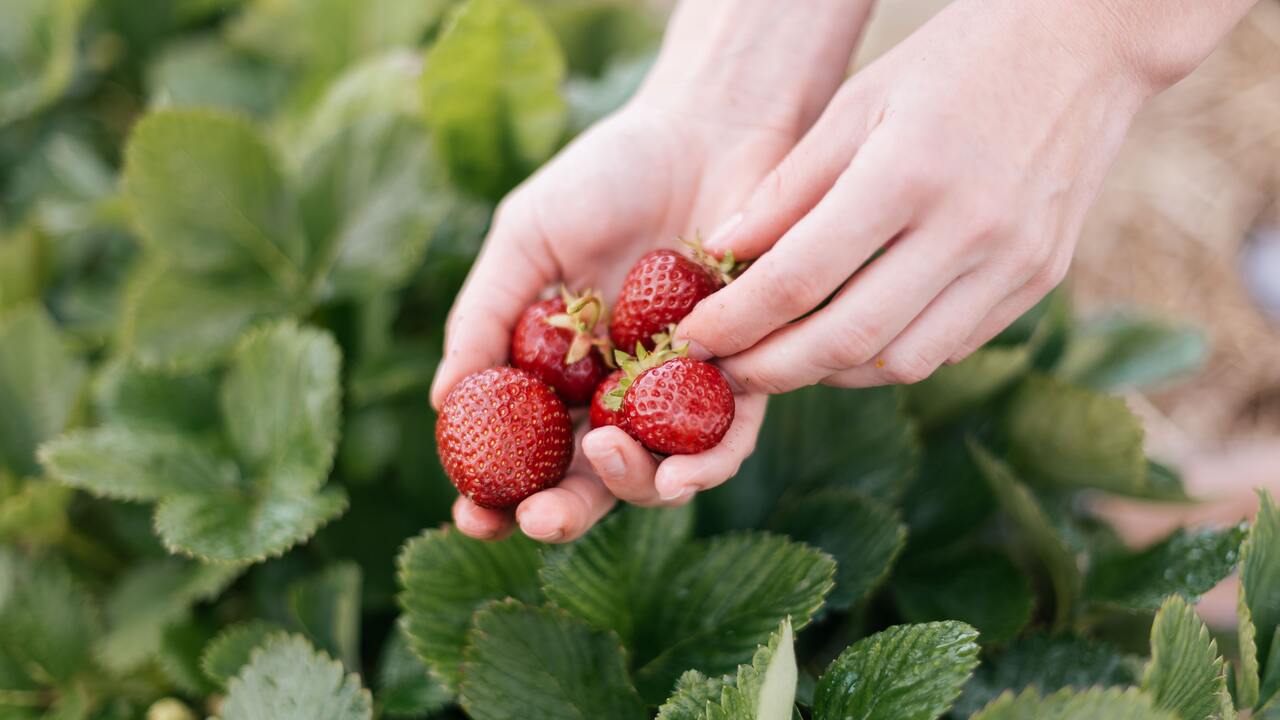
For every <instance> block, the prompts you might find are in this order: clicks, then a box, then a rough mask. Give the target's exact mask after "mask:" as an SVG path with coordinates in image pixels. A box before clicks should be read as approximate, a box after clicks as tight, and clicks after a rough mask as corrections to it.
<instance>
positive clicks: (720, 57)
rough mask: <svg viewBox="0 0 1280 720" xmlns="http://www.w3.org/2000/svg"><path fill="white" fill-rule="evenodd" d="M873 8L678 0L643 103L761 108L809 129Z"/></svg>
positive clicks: (849, 3) (814, 1)
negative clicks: (791, 117)
mask: <svg viewBox="0 0 1280 720" xmlns="http://www.w3.org/2000/svg"><path fill="white" fill-rule="evenodd" d="M873 4H874V0H806V2H804V3H803V4H802V5H803V7H802V8H798V7H797V3H796V2H795V0H682V1H681V3H680V4H679V6H678V7H677V8H676V10H675V12H674V13H673V14H672V17H671V21H670V23H669V24H668V27H667V32H666V36H665V38H664V40H663V43H662V50H661V52H660V53H659V56H658V59H657V62H656V63H655V64H654V68H653V70H652V71H651V72H650V74H649V77H648V78H647V80H646V82H645V86H644V89H643V90H642V92H641V95H642V96H645V97H655V96H660V97H662V98H664V99H671V98H675V99H676V100H677V101H678V102H682V103H695V104H696V103H698V102H706V101H708V100H712V99H714V100H716V101H719V102H722V103H723V102H728V103H730V104H731V105H733V104H736V105H742V106H743V108H742V109H744V110H746V109H748V107H750V108H758V107H762V106H764V107H767V108H768V109H769V111H771V112H772V111H777V112H779V113H781V114H782V115H783V116H786V115H787V114H791V115H796V116H797V120H798V122H801V123H804V124H807V123H808V122H811V121H812V120H813V118H816V117H817V115H818V114H819V113H821V111H822V108H823V107H825V105H826V103H827V102H828V101H829V100H830V98H831V96H832V94H834V93H835V91H836V88H838V87H839V85H840V82H841V81H842V80H843V79H844V76H845V72H846V70H847V69H848V65H849V61H850V58H851V56H852V55H853V52H854V50H855V49H856V47H857V44H858V40H859V38H860V37H861V34H862V29H863V25H864V24H865V22H866V19H867V16H868V15H869V13H870V10H871V7H872V5H873Z"/></svg>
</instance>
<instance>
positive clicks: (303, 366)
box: [221, 323, 342, 490]
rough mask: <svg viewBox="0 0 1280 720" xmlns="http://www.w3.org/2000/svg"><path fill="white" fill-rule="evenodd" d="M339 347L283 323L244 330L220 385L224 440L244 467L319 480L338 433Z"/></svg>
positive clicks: (323, 334)
mask: <svg viewBox="0 0 1280 720" xmlns="http://www.w3.org/2000/svg"><path fill="white" fill-rule="evenodd" d="M341 363H342V354H341V352H340V351H339V350H338V346H337V344H336V343H335V342H334V341H333V338H332V337H331V336H330V335H329V334H328V333H326V332H323V331H320V330H315V329H311V328H299V327H297V326H296V325H293V324H292V323H283V324H279V325H274V326H271V327H269V328H262V329H259V330H257V331H255V332H252V333H250V334H249V335H247V336H246V337H245V338H244V340H243V341H242V342H241V343H240V346H239V348H238V349H237V350H236V353H235V357H234V359H233V360H232V364H231V368H230V370H229V371H228V373H227V378H226V380H225V381H224V382H223V385H222V395H221V401H222V413H223V418H224V420H225V422H226V426H227V431H228V434H229V435H230V438H231V443H232V445H233V446H234V447H235V449H236V451H237V453H238V454H239V456H240V460H241V461H242V462H243V463H245V464H246V465H247V466H248V467H249V468H252V469H253V470H257V471H264V472H270V471H272V470H273V469H277V468H285V467H290V468H299V469H300V470H301V471H302V472H303V473H305V474H309V475H312V476H314V479H315V481H316V482H315V485H314V486H313V487H311V488H310V489H312V490H314V489H315V488H316V487H319V485H320V484H321V483H323V482H324V478H325V476H326V475H327V474H328V472H329V468H330V466H331V465H332V462H333V453H334V449H335V446H336V443H337V439H338V423H339V411H340V407H339V405H340V398H339V393H340V391H341V386H340V378H339V368H340V365H341Z"/></svg>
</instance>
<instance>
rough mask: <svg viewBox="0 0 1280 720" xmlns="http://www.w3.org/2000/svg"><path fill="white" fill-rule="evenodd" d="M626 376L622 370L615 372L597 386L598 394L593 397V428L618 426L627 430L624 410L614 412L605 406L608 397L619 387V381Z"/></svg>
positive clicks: (619, 409)
mask: <svg viewBox="0 0 1280 720" xmlns="http://www.w3.org/2000/svg"><path fill="white" fill-rule="evenodd" d="M625 374H626V373H624V372H623V371H621V370H614V371H613V372H611V373H609V376H608V377H606V378H605V379H604V380H601V381H600V384H599V385H597V386H596V393H595V395H593V396H592V397H591V427H593V428H598V427H604V426H605V425H617V426H618V427H620V428H622V429H623V430H626V429H627V422H626V418H625V417H623V415H622V409H621V408H618V409H616V410H614V409H611V408H609V407H608V406H606V405H605V400H606V396H607V395H608V394H609V393H611V392H613V391H614V389H615V388H617V387H618V381H620V380H622V378H623V376H624V375H625Z"/></svg>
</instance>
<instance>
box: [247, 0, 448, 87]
mask: <svg viewBox="0 0 1280 720" xmlns="http://www.w3.org/2000/svg"><path fill="white" fill-rule="evenodd" d="M448 2H449V0H423V1H422V2H402V1H401V0H274V1H272V2H264V1H259V2H254V3H252V4H250V6H249V7H248V8H247V9H246V11H245V12H244V13H241V14H240V16H239V17H238V18H236V20H235V22H234V23H232V24H231V27H230V35H231V38H232V39H233V40H234V41H235V42H236V43H237V44H238V45H240V46H242V47H244V48H246V49H249V50H252V51H253V52H254V53H256V54H260V55H263V56H266V57H268V58H272V59H273V60H276V61H277V62H280V63H285V64H288V65H291V66H294V67H295V68H297V69H301V70H304V71H306V72H308V73H310V74H311V75H312V76H313V77H318V78H319V79H323V78H325V77H328V76H329V75H332V74H333V73H334V72H336V71H338V70H340V69H341V68H343V67H346V66H347V65H349V64H351V63H352V61H354V60H358V59H360V58H362V57H365V56H367V55H369V54H372V53H377V52H379V51H383V50H387V49H390V48H395V47H403V46H409V45H413V44H414V43H416V42H417V41H418V40H419V39H421V37H422V35H423V34H424V33H425V32H426V31H427V29H428V28H430V27H431V26H433V25H435V24H436V23H437V22H438V21H439V19H440V15H441V14H442V12H443V11H444V9H445V7H447V5H448ZM406 94H408V93H406Z"/></svg>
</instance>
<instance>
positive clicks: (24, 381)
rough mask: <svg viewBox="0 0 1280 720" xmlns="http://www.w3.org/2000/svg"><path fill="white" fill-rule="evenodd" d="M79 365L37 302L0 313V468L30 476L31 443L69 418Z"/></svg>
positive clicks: (34, 469) (82, 371)
mask: <svg viewBox="0 0 1280 720" xmlns="http://www.w3.org/2000/svg"><path fill="white" fill-rule="evenodd" d="M84 376H85V368H84V364H83V363H82V362H81V361H80V360H79V359H78V358H76V357H75V356H74V355H72V354H71V352H70V351H69V350H68V348H67V347H66V345H65V343H64V341H63V338H62V336H61V335H60V334H59V332H58V328H57V326H55V325H54V324H53V320H52V319H51V318H50V317H49V315H48V313H46V312H45V311H44V309H43V308H41V307H40V306H38V305H23V306H21V307H19V308H17V309H15V310H11V311H9V312H8V313H6V314H4V315H2V316H0V408H3V412H0V467H4V466H7V467H8V468H9V470H11V471H12V472H13V473H14V474H15V475H34V474H36V473H37V472H38V471H39V466H38V465H36V457H35V453H36V447H37V446H39V445H40V443H42V442H44V441H45V440H48V439H49V438H52V437H54V436H56V435H57V434H58V433H60V432H62V430H63V428H64V427H66V425H67V424H68V422H69V421H70V419H71V417H72V414H73V412H74V411H75V408H76V403H77V400H78V398H79V396H80V386H81V384H82V382H83V380H84Z"/></svg>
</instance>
